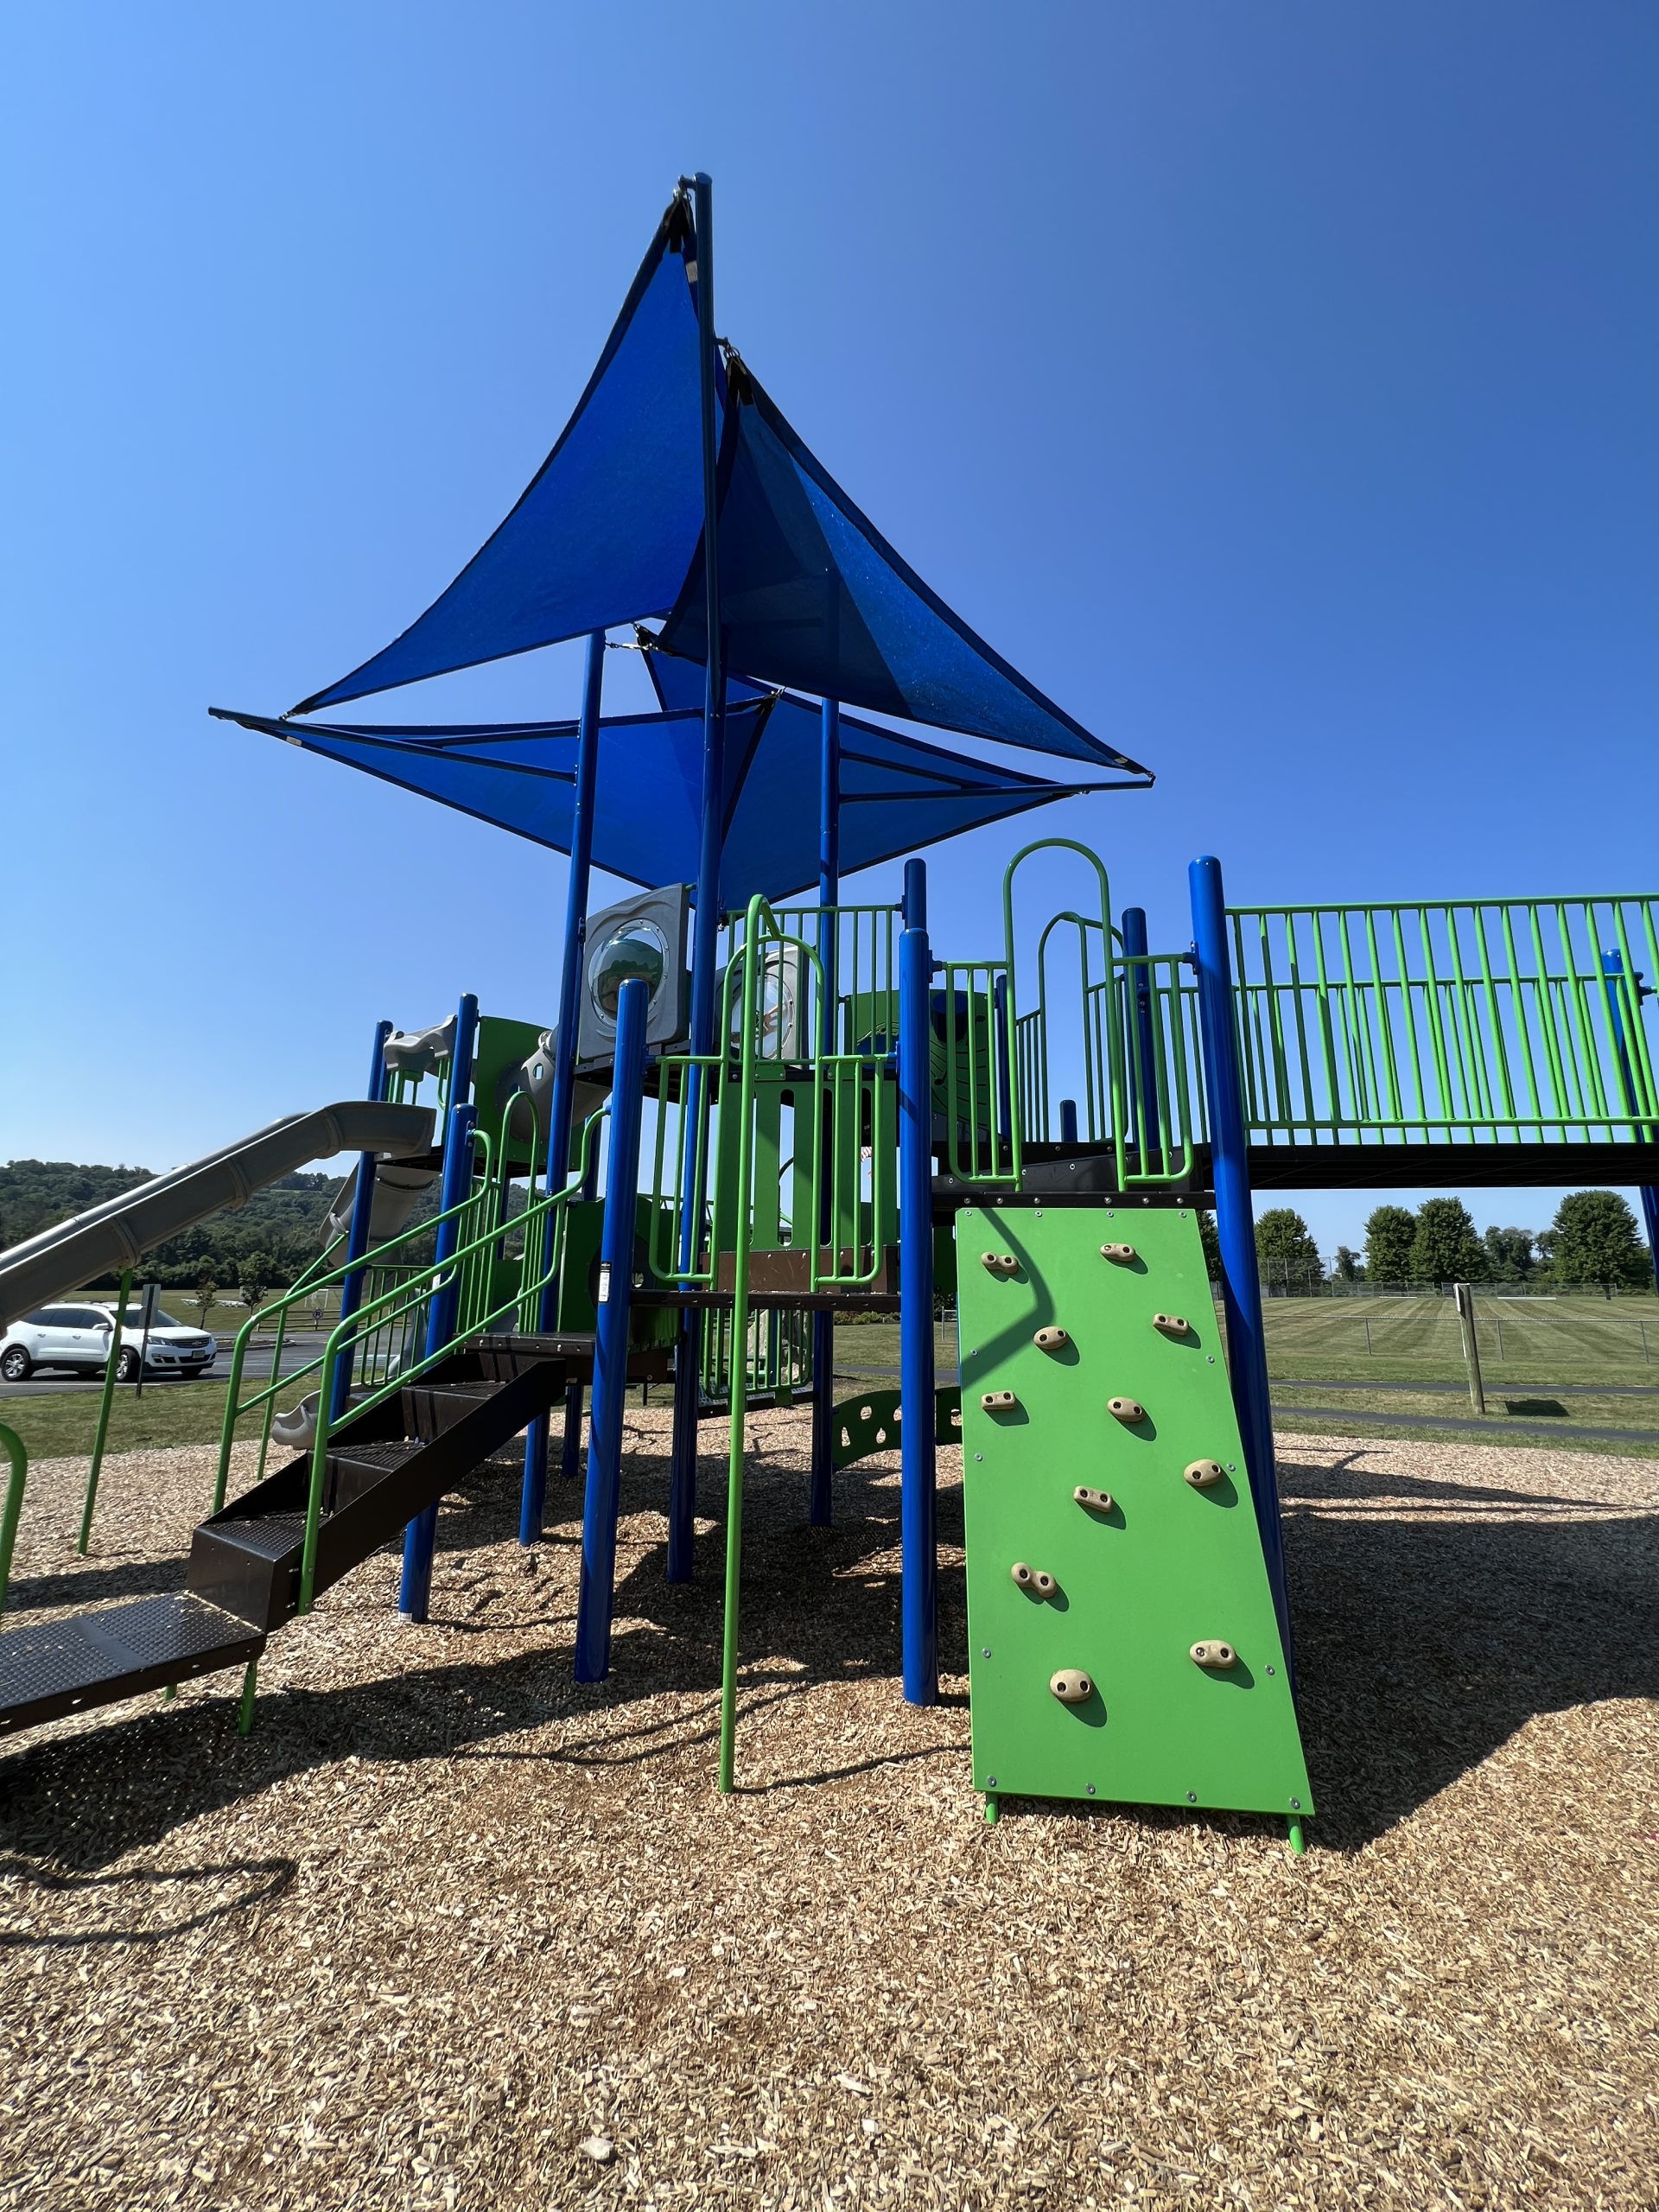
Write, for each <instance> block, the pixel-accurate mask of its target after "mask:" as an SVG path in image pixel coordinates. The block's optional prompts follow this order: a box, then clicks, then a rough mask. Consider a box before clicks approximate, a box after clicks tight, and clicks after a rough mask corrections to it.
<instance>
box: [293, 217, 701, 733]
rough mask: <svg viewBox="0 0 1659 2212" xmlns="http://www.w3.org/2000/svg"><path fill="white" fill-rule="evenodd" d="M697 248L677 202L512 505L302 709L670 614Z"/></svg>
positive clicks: (688, 544) (690, 513)
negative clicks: (405, 621) (430, 597)
mask: <svg viewBox="0 0 1659 2212" xmlns="http://www.w3.org/2000/svg"><path fill="white" fill-rule="evenodd" d="M690 250H691V248H690V216H689V213H688V212H687V211H686V209H685V207H684V205H683V202H682V201H680V200H676V201H675V202H674V204H673V205H672V206H671V207H670V208H669V210H668V213H666V214H665V215H664V218H663V219H662V222H661V223H660V225H659V226H658V231H657V235H656V237H655V238H653V239H652V245H651V250H650V251H649V252H648V253H647V254H646V256H645V260H644V261H643V262H642V263H641V264H640V267H639V274H638V276H637V277H635V278H634V280H633V286H632V290H631V291H630V292H629V294H628V296H627V299H626V302H625V303H624V305H623V308H622V312H621V314H620V315H619V316H618V317H617V320H616V325H615V327H614V328H613V330H612V332H611V334H610V338H609V340H608V341H607V345H606V347H605V350H604V352H603V353H601V356H600V359H599V363H598V365H597V366H596V367H595V369H594V373H593V375H592V376H591V377H590V378H589V379H588V388H587V390H586V391H584V392H583V394H582V398H581V401H580V402H579V404H578V405H577V407H576V411H575V414H574V415H573V416H571V418H570V420H569V423H567V424H566V426H565V429H564V430H563V434H562V435H561V436H560V438H559V442H558V443H557V444H556V446H555V447H554V448H553V450H552V452H551V453H550V454H549V455H548V457H547V459H546V460H545V461H543V463H542V466H541V467H540V469H539V470H538V471H537V474H536V476H535V477H534V479H533V480H532V481H531V485H530V486H529V488H528V489H527V490H526V491H525V492H524V495H523V497H522V498H521V499H519V501H518V505H517V506H515V507H514V508H513V510H512V513H511V514H510V515H508V517H507V518H506V520H505V522H504V523H502V524H501V525H500V527H499V529H498V530H497V531H496V532H495V534H494V536H493V537H491V538H490V539H489V540H488V541H487V542H486V544H485V545H484V546H483V548H482V550H480V551H479V552H478V553H475V554H474V556H473V558H472V559H471V560H470V561H469V562H468V563H467V566H466V567H465V568H464V569H462V570H461V574H460V575H458V576H457V577H456V578H455V580H454V582H453V583H452V584H451V585H450V586H449V588H448V590H447V591H445V592H444V593H443V594H442V597H440V598H439V599H437V600H435V601H434V602H433V604H432V605H431V606H430V607H428V609H427V611H426V613H424V614H423V615H422V616H421V617H420V618H419V620H417V621H416V622H414V623H412V624H411V625H410V627H409V628H408V629H407V630H405V631H404V633H403V635H402V636H401V637H400V638H397V639H394V641H393V642H392V643H391V645H388V646H387V647H386V648H385V651H384V652H379V653H377V654H376V655H375V656H374V658H372V660H366V661H365V662H364V663H363V664H362V666H361V667H360V668H358V669H354V670H353V672H352V673H351V674H350V675H349V676H346V677H341V678H340V682H339V683H332V684H330V685H328V686H327V689H326V690H321V691H316V692H314V693H313V694H312V696H310V697H309V698H308V699H307V700H305V701H304V702H302V704H301V705H300V706H298V707H296V709H294V712H295V713H296V714H310V713H313V712H315V710H316V709H320V708H323V707H331V706H338V705H339V704H340V702H342V701H344V700H346V699H359V698H361V697H362V696H364V695H365V693H366V692H371V691H386V690H392V689H394V688H395V687H396V686H397V685H398V684H401V683H417V682H419V681H420V680H421V679H422V678H423V677H429V676H441V675H444V674H447V673H448V671H451V670H454V669H458V668H472V667H474V666H476V665H478V664H480V663H481V662H484V661H492V660H501V659H505V658H507V657H508V656H509V655H511V654H513V653H523V652H531V650H532V649H533V648H534V647H536V646H537V645H553V644H556V643H557V642H558V641H559V640H561V639H566V638H575V637H580V636H582V635H583V634H584V633H585V632H588V631H590V630H602V629H608V628H611V627H613V626H615V625H617V624H619V623H622V622H630V621H633V620H637V619H638V618H639V616H641V615H645V614H656V613H663V612H664V611H665V610H666V609H667V608H668V607H671V606H672V605H673V603H674V601H675V598H676V596H677V594H678V592H679V590H680V588H681V587H682V585H683V582H684V581H685V574H686V570H687V569H688V567H689V566H690V563H691V562H692V560H693V559H694V558H695V556H696V546H697V543H698V539H699V537H700V535H701V533H702V430H701V426H700V423H699V416H698V392H699V384H698V368H697V314H696V293H695V289H694V286H693V283H692V282H691V280H690V278H689V277H688V275H687V270H686V254H687V252H688V251H690Z"/></svg>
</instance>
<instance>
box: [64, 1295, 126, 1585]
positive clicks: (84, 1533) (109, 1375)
mask: <svg viewBox="0 0 1659 2212" xmlns="http://www.w3.org/2000/svg"><path fill="white" fill-rule="evenodd" d="M131 1293H132V1269H131V1268H123V1269H122V1270H121V1281H120V1285H119V1287H118V1289H117V1291H116V1294H115V1325H114V1327H113V1328H112V1329H111V1332H110V1356H109V1357H108V1358H107V1359H106V1360H105V1363H104V1389H103V1391H102V1393H101V1394H100V1395H99V1402H98V1428H97V1431H96V1433H94V1435H93V1438H92V1464H91V1465H90V1466H89V1467H88V1468H87V1470H86V1496H85V1497H83V1498H82V1500H81V1503H80V1535H79V1537H78V1538H77V1540H76V1542H75V1549H76V1550H77V1551H78V1552H79V1554H80V1556H81V1557H82V1559H85V1558H86V1547H87V1545H88V1544H89V1543H91V1541H92V1510H93V1508H94V1507H95V1506H96V1505H97V1503H98V1478H99V1472H100V1471H101V1470H102V1468H103V1465H104V1446H105V1443H106V1442H107V1441H108V1440H109V1433H110V1412H111V1408H112V1406H113V1405H114V1403H115V1380H116V1376H117V1375H118V1373H119V1372H120V1368H121V1325H122V1323H123V1322H124V1320H125V1319H126V1318H127V1300H128V1298H129V1297H130V1295H131ZM139 1357H140V1358H141V1359H142V1358H143V1352H142V1351H141V1352H140V1354H139Z"/></svg>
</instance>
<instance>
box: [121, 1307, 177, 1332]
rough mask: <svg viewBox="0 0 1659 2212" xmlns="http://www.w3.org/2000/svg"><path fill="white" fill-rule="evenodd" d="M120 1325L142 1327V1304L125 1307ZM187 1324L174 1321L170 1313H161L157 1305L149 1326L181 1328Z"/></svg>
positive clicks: (126, 1327) (127, 1327)
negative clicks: (154, 1315) (154, 1316)
mask: <svg viewBox="0 0 1659 2212" xmlns="http://www.w3.org/2000/svg"><path fill="white" fill-rule="evenodd" d="M121 1325H122V1327H123V1328H124V1329H142V1328H143V1325H144V1309H143V1306H128V1308H127V1313H126V1319H125V1320H124V1321H123V1322H122V1324H121ZM150 1326H151V1328H153V1329H182V1328H184V1327H186V1326H187V1324H186V1323H185V1322H183V1321H175V1319H173V1316H172V1315H171V1314H170V1313H162V1309H161V1307H160V1306H157V1307H156V1318H155V1319H154V1320H153V1321H152V1322H151V1323H150Z"/></svg>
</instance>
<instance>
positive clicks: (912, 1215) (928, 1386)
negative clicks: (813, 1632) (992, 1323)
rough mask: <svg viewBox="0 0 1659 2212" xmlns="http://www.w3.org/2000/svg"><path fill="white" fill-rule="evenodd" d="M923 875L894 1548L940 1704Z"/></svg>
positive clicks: (902, 1045)
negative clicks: (896, 1544)
mask: <svg viewBox="0 0 1659 2212" xmlns="http://www.w3.org/2000/svg"><path fill="white" fill-rule="evenodd" d="M932 988H933V961H932V956H931V953H930V951H929V950H928V941H927V870H926V868H925V865H924V863H923V862H922V861H915V860H912V861H906V862H905V930H904V934H903V935H902V937H900V938H899V1408H900V1424H899V1542H900V1548H901V1554H902V1560H903V1571H904V1592H903V1602H904V1675H905V1698H906V1702H907V1703H908V1704H911V1705H937V1704H938V1698H939V1652H938V1532H937V1497H936V1493H935V1489H934V1442H933V1420H934V1414H933V1065H932V1060H933V1056H932V1052H931V1048H930V1026H929V1019H928V1015H929V1001H930V999H931V994H932Z"/></svg>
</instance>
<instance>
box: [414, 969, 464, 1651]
mask: <svg viewBox="0 0 1659 2212" xmlns="http://www.w3.org/2000/svg"><path fill="white" fill-rule="evenodd" d="M469 1005H470V1006H471V1007H472V1009H473V1015H474V1020H476V1018H477V1014H478V1001H477V1000H476V999H471V998H468V999H463V1000H462V1001H461V1007H462V1015H463V1019H462V1021H460V1022H457V1023H456V1025H455V1058H454V1062H453V1063H452V1065H454V1068H455V1069H456V1070H457V1071H459V1069H460V1067H461V1033H462V1028H463V1025H464V1020H465V1009H466V1008H467V1007H468V1006H469ZM471 1057H472V1039H471V1037H470V1036H468V1037H467V1059H468V1061H469V1062H470V1059H471ZM456 1090H458V1091H461V1093H462V1094H463V1103H461V1104H460V1105H458V1106H452V1107H451V1108H450V1109H449V1125H448V1129H447V1130H446V1131H445V1133H444V1141H443V1183H442V1191H441V1194H440V1197H439V1200H438V1208H439V1211H440V1212H442V1213H448V1212H449V1211H450V1209H451V1207H453V1206H458V1205H460V1204H461V1200H462V1199H463V1198H465V1197H466V1195H467V1191H468V1190H469V1188H470V1187H471V1185H472V1179H473V1132H474V1129H475V1128H477V1127H478V1109H477V1108H476V1107H475V1106H474V1105H473V1104H472V1103H470V1101H467V1100H465V1098H464V1093H465V1090H466V1084H462V1083H456V1084H454V1086H453V1090H452V1095H453V1091H456ZM459 1243H461V1222H460V1221H459V1220H458V1219H454V1218H452V1219H450V1220H448V1221H441V1222H440V1223H439V1224H438V1243H437V1251H436V1255H435V1259H436V1265H437V1268H438V1269H439V1270H440V1271H442V1268H444V1266H445V1265H446V1264H447V1263H448V1262H449V1261H451V1260H453V1259H454V1253H455V1247H456V1246H457V1245H458V1244H459ZM460 1296H461V1285H460V1282H459V1281H449V1282H448V1283H446V1284H445V1285H444V1286H443V1287H442V1289H441V1290H440V1291H438V1292H437V1293H436V1294H435V1296H434V1297H433V1298H432V1300H430V1302H429V1305H428V1306H427V1309H426V1343H425V1344H424V1345H423V1357H426V1358H428V1359H429V1358H431V1357H432V1355H433V1354H434V1353H435V1352H440V1351H442V1350H443V1348H444V1346H445V1345H446V1344H448V1342H449V1340H450V1338H452V1337H453V1336H454V1332H455V1308H456V1306H457V1304H458V1303H459V1300H460ZM437 1541H438V1509H437V1504H436V1503H435V1502H434V1503H432V1504H430V1505H429V1506H428V1507H427V1508H426V1510H425V1511H424V1512H423V1513H419V1514H416V1517H415V1518H414V1520H412V1521H411V1522H410V1524H409V1526H408V1527H407V1528H406V1529H404V1579H403V1584H402V1587H401V1588H400V1589H399V1591H398V1593H397V1611H398V1615H399V1618H402V1619H404V1620H405V1621H423V1620H424V1619H425V1618H426V1614H427V1607H428V1605H429V1602H430V1599H431V1596H432V1554H433V1552H434V1550H435V1548H436V1545H437Z"/></svg>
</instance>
